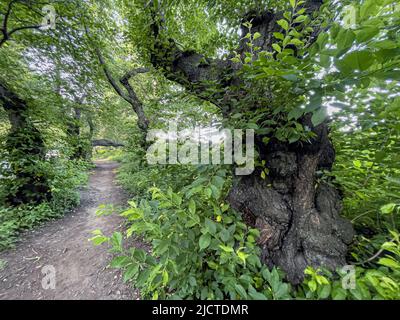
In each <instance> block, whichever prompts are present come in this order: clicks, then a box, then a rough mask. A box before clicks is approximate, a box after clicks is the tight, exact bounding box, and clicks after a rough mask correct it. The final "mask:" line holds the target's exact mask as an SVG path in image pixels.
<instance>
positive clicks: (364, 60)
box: [335, 50, 375, 74]
mask: <svg viewBox="0 0 400 320" xmlns="http://www.w3.org/2000/svg"><path fill="white" fill-rule="evenodd" d="M374 62H375V57H374V55H373V54H372V53H371V52H369V51H367V50H364V51H354V52H351V53H349V54H348V55H346V56H345V57H344V58H343V59H341V60H336V62H335V65H336V67H337V68H338V69H339V71H341V72H343V73H346V74H347V73H351V72H353V71H354V70H359V71H365V70H367V69H368V68H369V67H370V66H372V65H373V64H374Z"/></svg>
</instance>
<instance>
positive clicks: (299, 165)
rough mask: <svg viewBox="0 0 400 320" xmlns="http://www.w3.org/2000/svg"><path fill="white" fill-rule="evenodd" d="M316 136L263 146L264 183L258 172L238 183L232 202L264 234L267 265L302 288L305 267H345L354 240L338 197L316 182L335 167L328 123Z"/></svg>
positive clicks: (231, 195) (272, 142)
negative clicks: (309, 141)
mask: <svg viewBox="0 0 400 320" xmlns="http://www.w3.org/2000/svg"><path fill="white" fill-rule="evenodd" d="M305 121H307V124H308V125H311V121H309V119H306V120H305ZM314 131H315V132H316V133H317V138H315V139H314V141H312V144H308V145H307V144H306V145H303V146H301V145H300V144H286V143H282V142H280V141H276V140H274V141H271V142H270V143H269V144H268V145H267V146H264V145H263V144H262V143H261V144H259V148H260V150H262V154H261V155H260V156H261V158H262V159H264V160H265V161H266V165H267V168H268V169H269V175H268V176H267V178H266V179H265V180H263V179H262V178H261V177H260V172H259V171H258V170H256V171H255V172H254V173H253V174H252V175H250V176H244V177H236V181H235V183H234V186H233V188H232V190H231V191H230V193H229V196H228V200H229V202H230V203H231V205H232V207H233V208H235V209H236V210H238V211H239V212H242V213H243V215H244V219H245V220H246V222H247V223H248V224H250V225H252V226H254V227H257V228H258V229H259V230H260V233H261V236H260V239H259V244H260V245H261V248H262V258H263V260H264V262H265V263H267V265H269V266H270V267H271V266H274V265H275V266H280V267H281V268H282V269H283V270H284V271H285V272H286V275H287V278H288V280H289V281H290V282H292V283H294V284H297V283H299V282H301V280H302V279H303V270H304V269H305V268H306V267H307V266H313V267H319V266H324V267H326V268H328V269H332V270H334V269H335V268H337V267H340V266H343V265H344V264H345V262H346V261H345V256H346V253H347V246H348V245H349V244H350V242H351V241H352V237H353V229H352V225H351V223H350V222H349V221H347V220H345V219H343V218H341V217H340V210H341V198H340V195H339V193H338V191H337V190H336V189H335V188H334V187H333V186H332V185H330V184H328V183H326V182H317V179H316V172H317V170H318V169H321V168H324V169H328V168H330V167H331V166H332V163H333V161H334V150H333V147H332V144H331V142H330V140H329V138H328V135H327V134H328V130H327V125H326V124H325V123H323V124H321V125H319V126H318V127H317V128H315V129H314Z"/></svg>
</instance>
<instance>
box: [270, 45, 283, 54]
mask: <svg viewBox="0 0 400 320" xmlns="http://www.w3.org/2000/svg"><path fill="white" fill-rule="evenodd" d="M272 48H274V49H275V51H277V52H279V53H281V52H282V48H281V46H280V45H279V44H277V43H274V44H273V45H272Z"/></svg>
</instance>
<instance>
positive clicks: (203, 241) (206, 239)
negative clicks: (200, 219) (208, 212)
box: [199, 233, 211, 250]
mask: <svg viewBox="0 0 400 320" xmlns="http://www.w3.org/2000/svg"><path fill="white" fill-rule="evenodd" d="M210 243H211V235H210V234H209V233H206V234H203V235H202V236H201V237H200V239H199V246H200V250H203V249H206V248H207V247H208V246H209V245H210Z"/></svg>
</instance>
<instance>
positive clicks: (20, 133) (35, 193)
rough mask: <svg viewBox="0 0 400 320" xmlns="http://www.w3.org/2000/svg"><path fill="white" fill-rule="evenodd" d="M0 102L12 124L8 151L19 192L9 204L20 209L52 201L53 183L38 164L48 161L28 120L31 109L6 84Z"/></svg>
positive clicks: (0, 84)
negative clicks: (40, 172) (50, 185)
mask: <svg viewBox="0 0 400 320" xmlns="http://www.w3.org/2000/svg"><path fill="white" fill-rule="evenodd" d="M0 101H1V102H2V104H3V108H4V110H5V111H6V112H7V114H8V118H9V121H10V124H11V129H10V131H9V133H8V135H7V138H6V143H5V148H6V151H7V153H8V161H9V162H10V166H11V170H12V173H13V174H14V176H15V182H16V190H15V191H14V192H11V193H10V195H9V197H8V199H7V202H8V203H10V204H11V205H18V204H23V203H31V202H33V203H40V202H42V201H44V200H48V199H49V198H50V196H51V193H50V187H49V183H48V181H47V179H46V176H45V175H44V174H38V173H39V171H40V170H39V169H38V168H37V167H36V166H37V162H38V160H39V161H43V160H45V156H46V148H45V143H44V140H43V138H42V136H41V133H40V132H39V130H37V129H36V127H35V126H34V124H33V123H32V121H31V120H30V118H29V116H28V106H27V104H26V102H25V101H24V100H22V99H21V98H20V97H18V95H17V94H15V93H14V92H12V91H11V90H10V89H9V88H8V87H7V86H6V85H4V84H2V83H0Z"/></svg>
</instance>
